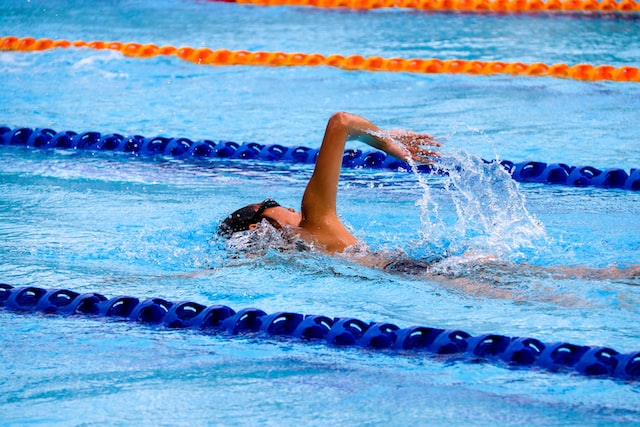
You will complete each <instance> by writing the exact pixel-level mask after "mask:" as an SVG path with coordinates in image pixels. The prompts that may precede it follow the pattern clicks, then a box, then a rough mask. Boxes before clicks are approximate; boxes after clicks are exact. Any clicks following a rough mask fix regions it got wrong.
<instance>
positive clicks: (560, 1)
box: [235, 0, 640, 13]
mask: <svg viewBox="0 0 640 427" xmlns="http://www.w3.org/2000/svg"><path fill="white" fill-rule="evenodd" d="M235 1H236V3H243V4H255V5H261V6H311V7H326V8H349V9H380V8H393V7H398V8H410V9H419V10H427V11H430V10H431V11H465V12H508V13H516V12H517V13H527V12H590V13H596V12H603V13H612V12H618V13H620V12H622V13H628V12H640V1H635V0H620V1H616V0H546V1H545V0H235Z"/></svg>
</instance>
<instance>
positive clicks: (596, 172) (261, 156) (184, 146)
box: [0, 126, 640, 191]
mask: <svg viewBox="0 0 640 427" xmlns="http://www.w3.org/2000/svg"><path fill="white" fill-rule="evenodd" d="M0 145H17V146H25V147H30V148H41V149H47V148H50V149H54V148H55V149H67V150H94V151H116V152H123V153H131V154H135V155H139V156H168V157H173V158H176V159H182V160H189V159H191V160H197V159H213V158H218V159H239V160H262V161H282V162H295V163H303V164H312V163H315V161H316V159H317V157H318V150H317V149H313V148H309V147H304V146H295V147H285V146H283V145H280V144H271V145H267V144H259V143H257V142H243V143H237V142H234V141H225V140H221V141H218V142H215V141H211V140H199V141H192V140H191V139H188V138H168V137H163V136H155V137H150V138H146V137H144V136H140V135H132V136H124V135H120V134H117V133H109V134H100V133H98V132H82V133H77V132H73V131H63V132H56V131H54V130H52V129H42V128H36V129H31V128H16V129H11V128H8V127H6V126H0ZM491 162H492V161H487V163H491ZM500 164H501V165H502V166H503V167H504V168H505V170H507V171H508V172H509V174H510V175H511V177H512V178H513V179H514V180H516V181H518V182H533V183H538V184H557V185H569V186H575V187H589V186H593V187H599V188H617V189H625V190H631V191H640V168H638V169H631V170H630V171H629V172H627V171H625V170H623V169H619V168H610V169H605V170H601V169H597V168H595V167H593V166H569V165H566V164H562V163H551V164H547V163H544V162H537V161H527V162H520V163H514V162H511V161H509V160H503V161H501V162H500ZM342 166H343V167H345V168H364V169H387V170H394V171H410V170H411V167H410V166H409V164H407V163H406V162H404V161H401V160H398V159H396V158H394V157H392V156H388V155H386V154H385V153H383V152H380V151H366V152H363V151H362V150H354V149H348V150H345V152H344V157H343V159H342ZM418 170H419V171H420V172H425V173H433V172H436V171H437V168H434V167H432V166H429V165H420V166H418Z"/></svg>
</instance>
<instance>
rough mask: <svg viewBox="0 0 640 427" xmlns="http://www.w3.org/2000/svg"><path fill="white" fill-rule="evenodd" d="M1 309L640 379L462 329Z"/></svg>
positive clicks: (24, 296) (9, 303) (8, 290)
mask: <svg viewBox="0 0 640 427" xmlns="http://www.w3.org/2000/svg"><path fill="white" fill-rule="evenodd" d="M0 307H4V308H5V309H6V310H9V311H14V312H39V313H44V314H60V315H67V316H71V315H86V316H94V317H95V316H101V317H107V318H114V319H118V320H127V321H131V322H138V323H142V324H147V325H157V326H160V327H166V328H171V329H191V330H199V331H202V332H204V333H223V334H227V335H246V334H253V335H254V336H262V337H264V338H267V339H269V338H273V337H282V338H289V339H292V340H299V341H307V342H308V341H312V342H321V341H324V342H325V343H326V344H327V345H329V346H333V347H360V348H367V349H370V350H380V351H385V352H386V353H387V354H411V355H416V354H419V353H427V354H436V355H448V356H455V357H461V358H464V359H466V360H469V361H472V362H478V361H487V362H493V363H498V364H503V365H507V366H509V367H513V368H531V369H545V370H548V371H551V372H566V373H575V374H581V375H586V376H595V377H610V378H616V379H621V380H625V381H636V380H638V379H640V351H637V352H631V353H624V354H621V353H619V352H617V351H616V350H614V349H612V348H609V347H590V346H584V345H577V344H571V343H566V342H554V343H543V342H542V341H540V340H538V339H535V338H528V337H508V336H504V335H498V334H482V335H478V336H475V337H474V336H471V335H470V334H469V333H467V332H464V331H461V330H444V329H438V328H429V327H425V326H411V327H408V328H400V327H398V326H396V325H394V324H392V323H385V322H371V323H366V322H363V321H362V320H359V319H355V318H334V319H331V318H329V317H326V316H318V315H306V316H305V315H302V314H300V313H294V312H277V313H272V314H267V313H265V312H264V311H262V310H260V309H257V308H245V309H242V310H240V311H235V310H233V309H232V308H230V307H227V306H225V305H212V306H208V307H207V306H205V305H202V304H198V303H195V302H191V301H180V302H170V301H167V300H165V299H162V298H148V299H144V300H142V301H141V300H140V299H138V298H135V297H131V296H116V297H113V298H107V297H105V296H104V295H101V294H98V293H84V294H80V293H78V292H74V291H71V290H68V289H44V288H39V287H33V286H24V287H13V286H11V285H8V284H0Z"/></svg>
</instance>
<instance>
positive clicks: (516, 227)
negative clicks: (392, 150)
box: [409, 137, 547, 261]
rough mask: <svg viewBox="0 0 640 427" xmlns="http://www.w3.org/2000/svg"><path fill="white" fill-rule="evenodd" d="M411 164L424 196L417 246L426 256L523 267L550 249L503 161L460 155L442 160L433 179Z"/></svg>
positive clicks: (455, 154)
mask: <svg viewBox="0 0 640 427" xmlns="http://www.w3.org/2000/svg"><path fill="white" fill-rule="evenodd" d="M487 138H488V137H487ZM489 142H490V141H489ZM409 164H410V165H411V167H412V169H413V171H414V173H415V176H416V179H417V181H418V185H419V186H420V188H421V190H422V195H421V197H420V199H419V200H418V201H417V202H416V203H417V205H418V206H419V207H420V210H421V228H420V233H419V239H418V241H416V242H415V243H414V244H415V247H416V248H417V249H418V250H419V251H420V252H422V254H424V253H427V254H434V253H437V254H442V255H446V256H451V255H463V254H464V255H469V257H473V258H486V257H487V256H489V257H491V258H494V259H501V260H509V261H520V260H523V259H525V258H527V255H528V254H531V253H535V252H536V251H539V250H540V249H541V248H543V247H545V246H546V243H547V235H546V232H545V229H544V227H543V225H542V224H541V223H540V222H539V221H538V220H537V219H536V218H535V217H534V216H533V215H532V214H531V213H530V212H529V211H528V210H527V207H526V202H525V197H524V194H523V193H522V192H520V189H519V184H518V183H517V182H515V181H514V180H513V179H511V177H510V176H509V174H508V173H507V172H506V171H505V170H504V168H503V167H502V166H501V165H500V163H499V161H497V160H496V161H492V162H487V161H485V160H483V159H481V158H480V157H478V156H475V155H472V154H469V153H467V152H466V151H464V150H458V151H454V152H450V153H447V154H446V155H442V157H441V158H440V160H439V161H438V163H437V165H436V167H435V173H434V175H433V176H425V175H424V174H420V173H418V172H417V165H416V164H415V163H414V162H413V161H411V160H409ZM470 254H473V255H470Z"/></svg>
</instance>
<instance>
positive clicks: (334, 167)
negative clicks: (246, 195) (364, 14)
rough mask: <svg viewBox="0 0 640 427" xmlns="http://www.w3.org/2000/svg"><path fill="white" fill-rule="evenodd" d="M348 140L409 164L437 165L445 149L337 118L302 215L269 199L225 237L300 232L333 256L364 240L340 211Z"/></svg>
mask: <svg viewBox="0 0 640 427" xmlns="http://www.w3.org/2000/svg"><path fill="white" fill-rule="evenodd" d="M348 140H360V141H362V142H364V143H366V144H368V145H370V146H372V147H374V148H377V149H379V150H381V151H384V152H385V153H387V154H389V155H391V156H393V157H395V158H397V159H400V160H405V161H407V160H411V161H413V162H416V163H432V162H433V161H434V160H435V159H436V158H437V157H439V154H438V152H437V151H434V149H433V148H434V147H439V146H440V143H439V142H438V141H436V140H435V139H434V137H433V136H431V135H427V134H421V133H415V132H410V131H406V130H388V131H382V130H381V129H379V128H378V127H377V126H376V125H374V124H373V123H371V122H370V121H369V120H367V119H365V118H363V117H359V116H357V115H354V114H350V113H344V112H340V113H335V114H333V115H332V116H331V118H330V119H329V122H328V123H327V128H326V130H325V134H324V138H323V140H322V145H321V147H320V151H319V153H318V160H317V161H316V165H315V168H314V171H313V174H312V176H311V178H310V179H309V182H308V183H307V186H306V189H305V191H304V194H303V196H302V204H301V208H300V211H296V210H295V209H292V208H285V207H283V206H280V204H278V203H277V202H276V201H274V200H272V199H266V200H264V201H263V202H262V203H256V204H252V205H248V206H245V207H243V208H241V209H238V210H237V211H235V212H233V213H232V214H231V215H229V216H228V217H227V218H226V219H225V220H224V221H223V222H222V223H221V224H220V227H219V233H220V235H222V236H225V237H230V236H232V235H233V234H234V233H237V232H242V231H246V230H254V229H255V228H256V227H257V226H258V224H259V223H260V222H261V221H263V220H264V221H267V222H268V223H270V224H271V225H272V226H273V227H274V228H276V229H278V230H283V229H288V230H292V231H294V232H295V233H296V234H297V235H298V236H299V237H300V238H301V239H303V240H304V241H306V242H307V243H309V244H310V245H311V246H312V247H314V248H315V249H317V250H320V251H322V252H325V253H327V254H329V255H334V254H339V253H343V252H344V251H345V250H346V249H347V248H349V247H352V246H354V245H356V244H357V243H358V240H357V239H356V238H355V237H354V236H353V235H352V234H351V232H349V230H347V228H346V227H345V226H344V225H343V224H342V222H341V221H340V218H339V217H338V214H337V211H336V198H337V193H338V181H339V179H340V170H341V168H342V158H343V156H344V150H345V145H346V143H347V141H348Z"/></svg>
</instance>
